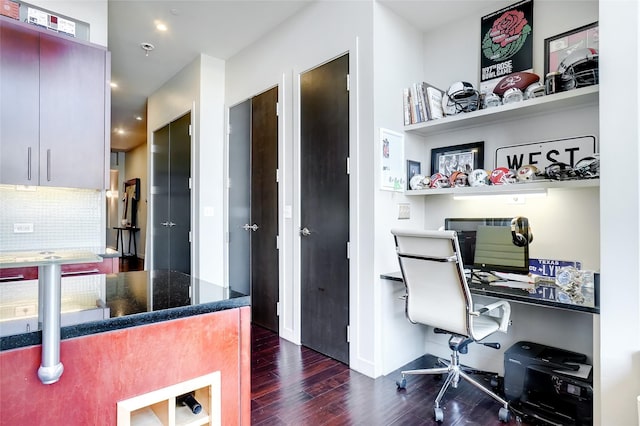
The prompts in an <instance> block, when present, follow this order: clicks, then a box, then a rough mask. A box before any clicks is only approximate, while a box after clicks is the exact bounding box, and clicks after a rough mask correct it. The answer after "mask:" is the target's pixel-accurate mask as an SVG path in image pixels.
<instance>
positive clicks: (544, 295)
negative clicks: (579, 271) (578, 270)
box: [380, 271, 600, 314]
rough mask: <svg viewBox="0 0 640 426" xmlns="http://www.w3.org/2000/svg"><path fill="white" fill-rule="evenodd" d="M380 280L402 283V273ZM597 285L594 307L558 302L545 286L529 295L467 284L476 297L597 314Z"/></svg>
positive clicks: (525, 291) (509, 289)
mask: <svg viewBox="0 0 640 426" xmlns="http://www.w3.org/2000/svg"><path fill="white" fill-rule="evenodd" d="M380 278H382V279H385V280H391V281H398V282H404V280H403V279H402V273H401V272H400V271H395V272H390V273H386V274H381V275H380ZM598 284H599V283H596V305H595V307H593V306H586V305H577V304H571V303H562V302H558V301H556V299H555V296H554V294H555V293H554V291H553V290H552V289H553V287H547V286H539V287H538V288H537V290H536V292H535V293H529V292H528V291H527V290H521V289H518V288H508V287H498V286H492V285H489V284H483V283H478V282H475V281H472V282H469V290H470V291H471V294H475V295H478V296H490V297H496V298H499V299H504V300H512V301H514V302H521V303H528V304H531V305H538V306H547V307H551V308H557V309H566V310H570V311H579V312H587V313H592V314H599V313H600V307H599V304H598V303H597V301H598V297H597V288H598V286H599V285H598Z"/></svg>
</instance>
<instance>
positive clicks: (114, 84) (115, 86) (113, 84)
mask: <svg viewBox="0 0 640 426" xmlns="http://www.w3.org/2000/svg"><path fill="white" fill-rule="evenodd" d="M110 84H111V87H113V88H114V89H115V88H117V87H118V83H116V82H115V81H112V82H111V83H110Z"/></svg>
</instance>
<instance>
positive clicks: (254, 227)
mask: <svg viewBox="0 0 640 426" xmlns="http://www.w3.org/2000/svg"><path fill="white" fill-rule="evenodd" d="M258 228H259V226H258V225H256V224H255V223H254V224H253V225H249V224H248V223H245V224H244V225H242V229H244V230H245V231H248V230H249V229H251V230H252V231H253V232H256V231H257V230H258Z"/></svg>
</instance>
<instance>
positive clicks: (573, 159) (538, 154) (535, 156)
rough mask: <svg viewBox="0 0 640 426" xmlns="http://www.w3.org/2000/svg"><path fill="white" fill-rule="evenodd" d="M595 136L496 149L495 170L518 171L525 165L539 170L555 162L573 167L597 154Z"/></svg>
mask: <svg viewBox="0 0 640 426" xmlns="http://www.w3.org/2000/svg"><path fill="white" fill-rule="evenodd" d="M597 152H598V150H597V144H596V137H595V136H579V137H575V138H566V139H555V140H551V141H544V142H534V143H527V144H522V145H512V146H503V147H501V148H498V149H496V160H495V165H494V168H497V167H507V168H508V169H513V170H517V169H519V168H520V167H522V166H525V165H534V166H536V167H537V168H538V169H541V170H544V169H545V167H547V166H548V165H550V164H551V163H555V162H562V163H565V164H567V165H569V166H571V167H573V166H574V165H575V164H576V163H577V162H578V161H579V160H581V159H583V158H585V157H589V156H593V155H594V154H595V153H597Z"/></svg>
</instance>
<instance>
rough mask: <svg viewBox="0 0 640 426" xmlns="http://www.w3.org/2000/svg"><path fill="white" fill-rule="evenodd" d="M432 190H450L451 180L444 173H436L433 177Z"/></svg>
mask: <svg viewBox="0 0 640 426" xmlns="http://www.w3.org/2000/svg"><path fill="white" fill-rule="evenodd" d="M429 186H430V187H431V188H448V187H449V178H448V177H447V176H446V175H444V174H442V173H434V174H432V175H431V183H430V185H429Z"/></svg>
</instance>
